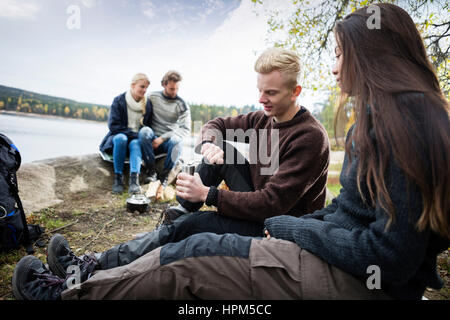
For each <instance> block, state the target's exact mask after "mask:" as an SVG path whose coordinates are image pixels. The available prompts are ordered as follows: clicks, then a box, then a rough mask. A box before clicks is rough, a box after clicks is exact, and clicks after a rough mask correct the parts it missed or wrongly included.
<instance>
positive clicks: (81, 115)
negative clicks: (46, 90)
mask: <svg viewBox="0 0 450 320" xmlns="http://www.w3.org/2000/svg"><path fill="white" fill-rule="evenodd" d="M0 110H10V111H18V112H25V113H36V114H43V115H56V116H62V117H67V118H77V119H86V120H96V121H106V119H107V118H108V112H109V106H104V105H98V104H92V103H85V102H78V101H75V100H70V99H66V98H60V97H54V96H49V95H45V94H40V93H36V92H32V91H26V90H22V89H17V88H12V87H7V86H2V85H0Z"/></svg>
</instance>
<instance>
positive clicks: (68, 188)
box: [17, 154, 114, 213]
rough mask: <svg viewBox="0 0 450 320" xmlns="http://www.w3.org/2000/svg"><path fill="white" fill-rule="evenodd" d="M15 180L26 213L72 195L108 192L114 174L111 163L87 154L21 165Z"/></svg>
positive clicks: (95, 155)
mask: <svg viewBox="0 0 450 320" xmlns="http://www.w3.org/2000/svg"><path fill="white" fill-rule="evenodd" d="M17 179H18V184H19V195H20V198H21V200H22V203H23V206H24V209H25V212H26V213H30V212H33V211H39V210H41V209H43V208H47V207H49V206H52V205H54V204H57V203H59V202H61V201H64V200H65V199H68V198H70V196H71V195H72V194H73V193H75V192H80V191H86V192H102V191H103V192H105V191H109V190H110V189H111V186H112V184H113V180H114V175H113V168H112V164H111V163H109V162H105V161H103V160H102V158H101V157H100V156H99V155H97V154H90V155H82V156H72V157H59V158H53V159H48V160H41V161H35V162H31V163H25V164H22V166H21V167H20V169H19V171H18V172H17Z"/></svg>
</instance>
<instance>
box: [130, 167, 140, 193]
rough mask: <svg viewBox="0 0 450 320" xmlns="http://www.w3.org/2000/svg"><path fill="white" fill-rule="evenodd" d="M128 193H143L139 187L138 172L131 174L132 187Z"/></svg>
mask: <svg viewBox="0 0 450 320" xmlns="http://www.w3.org/2000/svg"><path fill="white" fill-rule="evenodd" d="M128 193H129V194H136V193H141V186H140V185H139V174H137V173H136V172H132V173H130V186H129V188H128Z"/></svg>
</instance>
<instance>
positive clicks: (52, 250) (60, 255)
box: [47, 233, 98, 282]
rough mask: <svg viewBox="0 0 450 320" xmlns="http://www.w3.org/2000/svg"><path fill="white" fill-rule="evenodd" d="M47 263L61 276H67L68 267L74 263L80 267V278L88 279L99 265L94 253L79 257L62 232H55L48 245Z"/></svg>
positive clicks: (82, 279)
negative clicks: (71, 248)
mask: <svg viewBox="0 0 450 320" xmlns="http://www.w3.org/2000/svg"><path fill="white" fill-rule="evenodd" d="M47 263H48V266H49V268H50V270H51V271H52V272H53V273H54V274H56V275H57V276H59V277H61V278H65V277H67V268H68V267H69V266H72V265H76V266H79V267H80V280H81V282H83V281H86V280H87V279H89V277H90V276H91V274H92V272H93V271H94V270H95V269H96V267H97V266H98V261H97V259H96V258H95V256H94V255H84V256H82V257H77V256H76V255H75V254H74V253H73V252H72V250H70V246H69V243H68V242H67V240H66V238H64V236H63V235H61V234H58V233H57V234H55V235H54V236H53V237H52V238H51V239H50V242H49V244H48V247H47Z"/></svg>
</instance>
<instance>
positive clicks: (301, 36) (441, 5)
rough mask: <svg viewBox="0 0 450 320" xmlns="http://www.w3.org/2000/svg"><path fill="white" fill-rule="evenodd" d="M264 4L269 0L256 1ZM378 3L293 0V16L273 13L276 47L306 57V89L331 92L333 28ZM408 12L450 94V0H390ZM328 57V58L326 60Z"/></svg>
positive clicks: (366, 0)
mask: <svg viewBox="0 0 450 320" xmlns="http://www.w3.org/2000/svg"><path fill="white" fill-rule="evenodd" d="M252 1H253V2H254V3H258V4H261V5H262V4H264V3H265V2H266V1H268V0H252ZM375 2H379V1H374V0H364V1H362V0H341V1H335V0H317V1H314V0H312V1H309V0H291V4H292V8H291V10H289V12H290V14H286V12H282V11H280V10H277V9H275V10H270V12H269V18H268V27H269V34H272V37H277V38H278V39H275V40H273V41H274V42H275V45H276V46H282V47H285V48H289V49H291V50H294V51H296V52H298V53H299V55H300V56H301V57H303V58H304V69H305V70H304V81H303V86H304V87H305V88H309V89H313V90H331V89H332V87H334V86H335V85H334V79H333V77H332V75H331V61H330V60H328V58H326V57H332V56H333V54H334V52H333V51H334V46H335V42H334V37H333V34H332V33H333V28H334V26H335V24H336V22H337V21H339V20H341V19H343V18H344V17H345V16H346V15H347V14H349V13H351V12H353V11H355V10H356V9H358V8H361V7H363V6H368V5H371V4H373V3H375ZM384 2H389V3H394V4H396V5H398V6H400V7H402V8H403V9H405V10H406V11H407V12H408V13H409V14H410V15H411V17H412V18H413V20H414V21H415V23H416V25H417V27H418V29H419V31H420V32H421V34H422V36H423V39H424V43H425V47H426V48H427V52H428V54H429V55H430V57H431V62H432V63H433V65H434V66H435V68H436V71H437V74H438V77H439V81H440V84H441V87H442V88H443V91H444V94H445V95H446V96H447V98H448V96H449V94H450V71H449V68H448V67H449V64H450V56H449V50H450V49H449V47H450V45H449V44H450V4H449V2H448V1H446V0H434V1H433V0H388V1H384ZM283 4H284V3H283ZM324 58H325V59H324Z"/></svg>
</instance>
